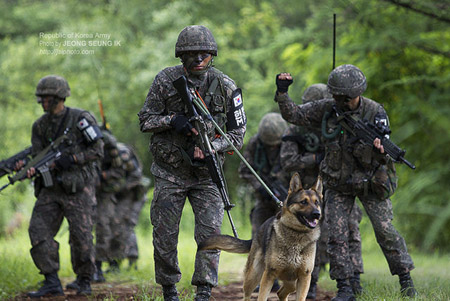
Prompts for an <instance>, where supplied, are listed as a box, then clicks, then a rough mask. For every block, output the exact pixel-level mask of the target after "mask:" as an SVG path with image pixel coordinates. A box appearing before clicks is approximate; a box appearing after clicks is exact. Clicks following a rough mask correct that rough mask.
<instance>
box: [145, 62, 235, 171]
mask: <svg viewBox="0 0 450 301" xmlns="http://www.w3.org/2000/svg"><path fill="white" fill-rule="evenodd" d="M161 72H162V73H163V74H165V76H166V77H167V78H168V80H169V81H170V83H168V87H170V88H169V89H168V91H165V92H166V95H163V97H164V98H165V103H166V108H165V111H164V112H163V114H165V115H171V114H176V113H184V114H186V115H188V112H187V108H186V106H185V105H184V102H183V101H182V99H181V98H180V97H179V95H178V93H177V91H176V89H175V88H174V87H173V85H172V84H171V83H172V82H173V81H174V80H176V79H177V78H178V77H179V76H181V75H184V74H185V73H184V70H183V66H180V65H179V66H175V67H169V68H166V69H164V70H163V71H161ZM206 76H207V80H206V83H207V87H202V89H201V91H199V92H200V94H203V100H204V102H205V104H206V105H207V107H208V110H209V112H210V114H211V116H212V117H213V118H214V120H215V121H216V123H217V124H218V125H219V126H220V127H221V128H222V129H224V128H225V125H226V123H227V117H226V116H227V115H226V114H227V111H228V108H227V103H226V87H225V84H224V81H223V76H224V75H223V73H222V72H220V71H219V70H217V69H215V68H210V69H209V70H208V73H207V75H206ZM206 125H207V129H208V136H209V137H210V140H211V141H212V140H213V139H214V138H215V136H216V134H217V133H216V130H215V128H214V125H213V124H212V122H210V121H208V120H206ZM194 146H195V141H194V139H193V138H192V137H190V136H186V135H182V134H178V133H177V132H176V131H175V130H174V129H169V130H166V131H163V132H157V133H154V134H153V135H152V137H151V145H150V150H151V151H152V155H153V159H154V161H155V162H156V163H157V164H158V165H160V166H161V167H163V168H164V169H166V170H168V171H169V172H170V173H173V174H176V175H178V176H180V177H181V178H189V177H190V176H192V173H194V174H195V175H196V176H197V177H210V176H209V172H208V169H207V167H206V166H204V164H202V163H198V162H193V161H192V154H193V149H194ZM219 158H220V160H221V163H223V161H224V157H223V154H220V153H219ZM193 167H194V168H193Z"/></svg>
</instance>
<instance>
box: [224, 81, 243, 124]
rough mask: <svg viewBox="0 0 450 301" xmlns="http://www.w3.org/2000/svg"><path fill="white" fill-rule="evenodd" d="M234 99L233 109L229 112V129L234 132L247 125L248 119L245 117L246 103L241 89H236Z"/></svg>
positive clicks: (232, 96) (232, 95) (233, 94)
mask: <svg viewBox="0 0 450 301" xmlns="http://www.w3.org/2000/svg"><path fill="white" fill-rule="evenodd" d="M231 98H232V99H233V102H232V105H233V107H232V108H230V110H229V111H228V112H227V129H228V130H234V129H237V128H241V127H243V126H245V125H246V124H247V117H246V116H245V111H244V103H243V101H242V91H241V89H239V88H238V89H236V90H234V91H233V93H232V94H231Z"/></svg>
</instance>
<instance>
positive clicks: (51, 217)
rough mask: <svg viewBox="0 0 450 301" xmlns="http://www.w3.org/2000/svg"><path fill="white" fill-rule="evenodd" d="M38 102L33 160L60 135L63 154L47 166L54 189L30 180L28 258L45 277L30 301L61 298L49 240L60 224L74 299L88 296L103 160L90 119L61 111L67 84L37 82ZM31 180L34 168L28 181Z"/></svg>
mask: <svg viewBox="0 0 450 301" xmlns="http://www.w3.org/2000/svg"><path fill="white" fill-rule="evenodd" d="M36 96H37V102H38V103H39V104H41V105H42V108H43V109H44V112H45V113H44V115H43V116H42V117H40V118H39V119H38V120H37V121H36V122H35V123H34V124H33V128H32V136H31V143H32V155H33V156H36V155H37V154H38V153H39V152H40V151H42V150H43V149H44V148H45V147H46V146H48V145H49V144H50V143H51V142H52V141H55V139H57V138H58V137H60V136H61V135H63V134H66V135H67V136H68V139H67V140H65V142H64V143H65V145H67V146H68V147H67V148H65V150H64V152H63V153H62V154H61V156H60V157H59V159H57V160H56V161H55V165H54V166H52V167H51V168H52V170H51V176H52V179H53V183H54V184H53V186H50V187H44V183H43V181H42V177H36V178H35V180H34V184H35V185H34V187H35V195H36V197H37V201H36V203H35V205H34V208H33V213H32V216H31V220H30V226H29V230H28V232H29V235H30V240H31V246H32V248H31V257H32V258H33V261H34V263H35V264H36V266H37V268H38V269H39V271H40V273H41V274H44V276H45V281H44V283H43V285H42V287H41V288H40V289H39V290H38V291H36V292H30V293H28V296H29V297H31V298H40V297H42V296H45V295H53V296H59V295H64V292H63V290H62V287H61V282H60V280H59V278H58V274H57V273H58V270H59V255H58V248H59V244H58V242H57V241H55V240H54V237H55V235H56V233H58V230H59V228H60V227H61V223H62V221H63V218H64V217H65V218H66V219H67V221H68V223H69V233H70V238H69V243H70V248H71V256H72V266H73V270H74V272H75V274H76V275H77V279H79V288H78V291H77V294H78V295H90V294H91V286H90V281H91V277H92V274H93V273H94V271H95V265H94V246H93V242H92V226H93V222H92V214H93V210H94V206H95V203H96V199H95V187H94V180H95V178H96V167H95V162H96V161H98V160H99V159H101V158H102V157H103V142H102V140H101V139H100V138H101V137H102V135H101V132H100V129H99V128H98V126H97V122H96V121H95V118H94V117H93V116H92V115H91V114H89V113H88V112H87V111H83V110H80V109H75V108H69V107H66V106H65V105H64V102H65V99H66V97H68V96H70V88H69V85H68V83H67V81H66V80H65V79H64V78H62V77H60V76H56V75H49V76H46V77H44V78H42V79H41V80H40V81H39V83H38V85H37V87H36ZM35 174H36V170H35V169H34V168H30V169H29V170H28V171H27V176H28V177H32V176H34V175H35Z"/></svg>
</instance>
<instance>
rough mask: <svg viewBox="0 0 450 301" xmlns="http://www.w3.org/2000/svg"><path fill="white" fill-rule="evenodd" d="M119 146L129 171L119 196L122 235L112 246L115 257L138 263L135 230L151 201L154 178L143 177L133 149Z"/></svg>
mask: <svg viewBox="0 0 450 301" xmlns="http://www.w3.org/2000/svg"><path fill="white" fill-rule="evenodd" d="M117 147H118V150H119V157H120V160H121V162H122V166H123V169H124V171H125V178H124V179H125V183H124V185H123V187H122V189H120V191H118V193H117V194H116V198H117V206H116V210H115V212H116V215H115V218H117V219H118V221H119V225H120V227H118V228H117V231H118V232H117V234H116V235H115V239H114V243H113V245H112V247H113V258H117V259H123V258H129V259H132V260H136V259H137V258H138V257H139V252H138V245H137V240H136V234H135V232H134V228H135V227H136V225H137V223H138V220H139V214H140V212H141V210H142V207H143V206H144V204H145V202H146V201H147V191H148V189H149V186H150V179H148V178H146V177H144V176H143V174H142V165H141V162H140V161H139V159H138V157H137V156H136V153H135V151H134V150H133V148H132V147H131V146H129V145H126V144H124V143H120V142H119V143H118V144H117Z"/></svg>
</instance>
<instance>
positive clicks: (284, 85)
mask: <svg viewBox="0 0 450 301" xmlns="http://www.w3.org/2000/svg"><path fill="white" fill-rule="evenodd" d="M280 74H281V73H278V74H277V76H276V78H275V84H276V85H277V92H280V93H286V92H287V91H288V89H289V86H290V85H291V84H292V82H293V81H294V80H293V79H278V76H279V75H280Z"/></svg>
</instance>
